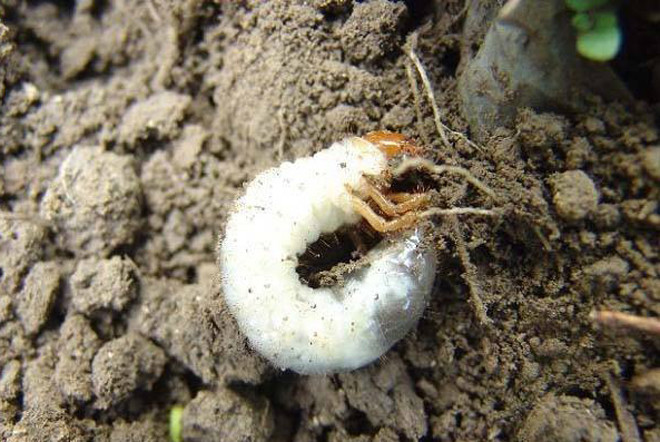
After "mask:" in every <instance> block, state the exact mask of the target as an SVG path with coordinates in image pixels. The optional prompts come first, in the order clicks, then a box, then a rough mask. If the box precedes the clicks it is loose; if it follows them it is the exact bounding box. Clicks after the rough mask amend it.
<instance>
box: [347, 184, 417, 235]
mask: <svg viewBox="0 0 660 442" xmlns="http://www.w3.org/2000/svg"><path fill="white" fill-rule="evenodd" d="M350 197H351V203H352V204H353V209H354V210H355V211H356V212H357V213H359V214H360V216H362V218H364V219H365V220H366V221H367V222H368V223H369V225H370V226H371V227H373V228H374V230H376V231H378V232H381V233H384V232H393V231H395V230H402V229H407V228H409V227H412V226H413V225H415V222H416V221H417V214H415V213H414V212H408V213H404V214H403V215H401V216H400V217H398V218H395V219H392V220H386V219H385V218H383V217H382V216H380V215H378V214H377V213H376V212H374V210H373V209H372V208H371V207H370V206H369V204H367V203H366V202H364V201H363V200H361V199H360V198H358V197H357V196H355V195H353V194H351V196H350Z"/></svg>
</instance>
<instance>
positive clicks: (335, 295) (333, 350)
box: [219, 132, 436, 374]
mask: <svg viewBox="0 0 660 442" xmlns="http://www.w3.org/2000/svg"><path fill="white" fill-rule="evenodd" d="M404 140H405V138H404V137H403V136H401V135H398V134H390V133H386V132H380V133H374V134H370V135H368V136H366V137H364V138H358V137H353V138H348V139H345V140H343V141H340V142H337V143H334V144H333V145H331V146H330V147H329V148H327V149H325V150H322V151H320V152H319V153H317V154H316V155H314V156H312V157H307V158H301V159H299V160H297V161H295V162H293V163H289V162H287V163H284V164H282V165H280V166H279V167H277V168H272V169H269V170H266V171H265V172H263V173H261V174H260V175H258V176H257V177H256V178H255V179H254V180H253V181H252V182H251V183H250V184H249V185H248V186H247V188H246V192H245V195H244V196H243V197H241V198H240V199H239V200H238V201H237V203H236V207H235V209H234V211H233V213H232V214H231V216H230V217H229V220H228V222H227V226H226V230H225V235H224V239H223V240H222V242H221V244H220V246H219V262H220V267H221V271H222V283H223V292H224V297H225V300H226V303H227V306H228V307H229V309H230V311H231V312H232V314H233V315H234V316H235V318H236V320H237V322H238V325H239V327H240V328H241V330H242V331H243V333H244V334H245V335H246V336H247V338H248V340H249V342H250V345H251V346H252V347H253V348H254V349H255V350H257V351H258V352H259V353H261V354H262V355H263V356H265V357H266V358H267V359H268V360H269V361H270V362H271V363H272V364H274V365H275V366H277V367H279V368H281V369H291V370H294V371H296V372H298V373H302V374H314V373H332V372H339V371H347V370H353V369H356V368H358V367H362V366H364V365H366V364H368V363H370V362H372V361H374V360H375V359H377V358H379V357H380V356H381V355H382V354H383V353H385V352H386V351H387V350H388V349H389V348H390V347H391V346H392V345H393V344H394V343H396V342H397V341H398V340H399V339H401V338H402V337H403V336H404V335H405V334H406V333H407V332H408V331H409V330H410V329H411V328H412V327H413V326H414V325H415V324H416V323H417V320H418V319H419V317H420V316H421V314H422V312H423V310H424V308H425V307H426V304H427V301H428V296H429V294H430V292H431V289H432V286H433V282H434V278H435V270H436V258H435V254H434V252H433V250H431V249H430V248H429V247H426V246H425V245H424V241H423V240H424V233H425V231H426V230H425V229H424V228H423V227H421V226H417V227H414V222H412V219H413V218H414V216H412V215H414V214H413V213H412V212H411V209H412V208H415V207H416V206H419V205H421V204H423V203H424V202H425V201H420V198H419V195H414V194H412V195H407V196H406V195H405V194H404V195H403V196H402V194H397V195H398V201H397V202H398V203H399V204H393V203H389V205H388V207H389V209H390V210H396V209H397V208H398V209H401V210H400V211H396V213H394V212H392V213H386V214H387V215H391V216H396V219H394V220H391V221H382V220H383V218H380V217H379V216H378V215H376V214H375V212H373V211H372V210H371V209H370V208H369V205H368V204H367V203H366V202H365V201H363V200H362V199H361V198H367V197H368V198H371V199H372V200H373V201H374V202H375V203H376V204H378V205H379V207H380V208H381V210H383V212H388V210H387V207H384V206H381V204H384V203H382V201H381V202H380V203H379V201H378V196H379V195H380V196H382V194H380V193H378V192H379V191H378V190H377V189H376V188H375V187H374V185H373V184H370V183H369V181H368V180H367V179H366V178H365V177H378V176H383V174H384V173H385V172H386V171H387V167H388V159H389V158H390V157H391V156H392V155H393V154H395V153H401V152H408V153H411V151H410V149H412V148H414V146H412V144H406V143H407V141H404ZM374 192H375V193H374ZM358 196H359V197H358ZM401 201H403V202H401ZM386 203H387V201H386ZM392 208H394V209H392ZM363 217H365V218H366V219H367V221H369V222H370V223H371V224H372V225H373V224H374V222H376V223H378V220H381V224H380V225H379V226H376V227H377V230H381V231H390V232H398V233H390V234H388V235H386V237H385V239H383V240H382V241H381V242H380V243H379V244H378V245H377V246H376V247H374V248H373V249H372V250H370V251H369V252H368V253H367V255H366V257H365V260H366V262H368V264H367V265H365V266H362V267H360V268H358V269H357V270H355V271H353V272H351V273H349V274H348V275H346V276H345V279H344V282H343V284H338V285H336V286H333V287H320V288H311V287H309V286H308V285H307V284H305V283H303V282H301V280H300V276H299V275H298V273H297V271H296V268H297V266H298V258H299V257H300V256H301V255H302V254H303V253H305V251H306V249H307V247H308V246H309V245H310V244H311V243H313V242H315V241H317V240H318V239H319V238H320V237H321V235H323V234H328V233H332V232H335V231H337V229H339V228H340V227H342V226H345V225H351V224H355V223H357V222H359V221H360V220H361V219H362V218H363ZM370 219H371V220H370ZM414 219H415V220H416V218H414Z"/></svg>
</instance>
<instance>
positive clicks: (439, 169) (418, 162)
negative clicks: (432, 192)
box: [392, 158, 497, 201]
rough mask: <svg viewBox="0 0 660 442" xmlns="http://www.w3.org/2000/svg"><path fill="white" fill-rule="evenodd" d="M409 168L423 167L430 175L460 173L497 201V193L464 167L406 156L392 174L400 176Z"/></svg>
mask: <svg viewBox="0 0 660 442" xmlns="http://www.w3.org/2000/svg"><path fill="white" fill-rule="evenodd" d="M411 169H423V170H426V171H427V172H428V173H430V174H432V175H442V174H444V173H453V174H456V175H460V176H462V177H463V178H465V180H466V181H467V182H469V183H470V184H472V185H473V186H474V187H476V188H477V189H479V190H480V191H481V192H483V193H484V194H486V195H488V196H489V197H490V198H491V199H492V200H493V201H497V195H496V194H495V192H494V191H493V190H492V189H491V188H490V187H488V186H487V185H486V184H484V183H482V182H481V180H479V179H478V178H477V177H475V176H474V175H472V173H470V171H469V170H467V169H464V168H462V167H458V166H448V165H444V164H435V163H433V162H432V161H429V160H427V159H424V158H407V159H406V160H404V161H403V162H401V164H399V165H398V166H397V167H395V168H394V170H393V171H392V174H393V175H394V176H395V177H398V176H401V175H403V174H404V173H406V172H408V171H409V170H411Z"/></svg>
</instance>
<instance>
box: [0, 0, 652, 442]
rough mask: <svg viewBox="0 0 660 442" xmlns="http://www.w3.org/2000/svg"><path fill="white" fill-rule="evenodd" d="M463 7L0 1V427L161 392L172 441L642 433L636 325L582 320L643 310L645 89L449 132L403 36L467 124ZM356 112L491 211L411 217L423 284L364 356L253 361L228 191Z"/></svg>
mask: <svg viewBox="0 0 660 442" xmlns="http://www.w3.org/2000/svg"><path fill="white" fill-rule="evenodd" d="M483 3H484V6H483V8H484V10H486V11H491V16H492V11H493V10H496V9H495V7H496V6H497V5H499V4H500V3H501V2H497V1H493V2H483ZM463 7H464V2H463V1H459V0H453V1H443V2H439V1H437V2H413V1H411V2H389V1H385V0H372V1H368V2H354V1H351V0H312V1H308V2H289V1H273V2H267V3H266V2H261V1H257V0H254V1H241V2H230V1H220V0H217V1H206V0H177V1H174V0H151V1H144V2H124V1H116V2H107V1H101V0H80V1H75V2H74V1H71V0H68V1H67V0H63V1H47V0H44V1H34V2H25V1H21V0H6V1H4V2H1V3H0V12H1V13H2V16H1V17H2V18H1V21H0V62H1V63H0V97H1V98H2V109H1V113H0V140H2V141H1V142H0V160H1V161H2V162H1V166H0V167H1V168H0V369H1V377H0V440H7V441H12V442H15V441H87V440H99V441H144V440H147V441H151V440H153V441H161V440H166V438H167V437H168V435H167V432H168V419H169V413H170V410H171V409H172V407H174V406H175V405H183V406H184V407H185V408H184V412H183V421H182V424H183V437H184V440H186V441H213V440H253V441H256V440H282V441H283V440H296V441H301V442H302V441H311V440H320V441H346V440H348V441H370V440H375V441H395V440H418V439H422V440H437V441H449V440H521V441H527V440H529V441H532V440H534V441H538V440H554V441H557V440H561V441H581V440H600V441H615V440H620V439H622V440H624V441H628V440H640V439H639V438H640V437H641V438H643V439H644V440H649V441H651V440H653V441H655V440H660V426H658V417H659V416H660V406H659V404H660V401H659V400H658V394H660V393H659V392H660V384H659V383H660V380H659V378H660V376H658V372H657V370H658V366H659V362H660V361H659V357H658V356H659V355H660V352H659V351H658V350H659V344H660V338H659V337H658V336H655V335H652V334H648V333H643V332H639V331H635V330H631V329H626V328H624V329H619V328H612V327H607V326H600V325H599V324H598V323H596V322H595V321H594V320H593V319H592V318H593V316H592V315H591V314H592V312H593V311H594V310H612V311H616V312H624V313H628V314H631V315H636V316H640V317H658V316H659V315H660V277H659V274H660V256H659V253H660V248H659V243H658V237H659V235H658V230H660V210H659V208H658V204H659V203H658V202H659V201H660V138H659V137H658V129H657V126H656V121H655V120H654V119H655V118H657V113H656V112H657V110H656V111H654V107H653V106H654V105H653V103H652V102H650V101H644V99H647V100H651V97H654V96H656V95H654V94H657V93H658V91H657V90H655V91H650V90H649V91H648V94H647V95H646V96H644V94H640V90H639V87H637V88H633V89H635V91H634V92H635V93H636V94H637V96H638V97H640V98H642V100H641V101H637V102H636V103H634V104H632V105H627V106H623V105H619V104H616V103H607V102H605V101H603V100H602V99H600V98H598V97H592V98H591V104H590V106H589V107H588V111H585V112H582V113H577V114H570V115H558V114H551V113H536V112H534V111H532V110H529V109H521V110H520V111H519V112H518V115H517V117H516V119H515V123H514V125H513V126H512V127H508V128H505V127H501V128H498V129H497V130H496V131H494V133H492V134H490V136H489V137H487V139H486V141H485V142H482V143H481V144H480V145H475V144H473V143H468V142H467V141H466V139H465V138H463V137H459V136H455V135H452V136H450V139H449V141H450V144H451V145H450V146H448V145H446V144H445V143H443V142H442V140H441V137H440V136H439V135H438V132H437V131H436V127H435V124H434V119H433V113H432V109H431V107H430V106H429V101H428V100H427V97H426V95H425V93H424V91H423V89H422V88H421V83H420V81H419V78H418V77H416V76H415V75H414V72H415V71H414V67H413V66H412V65H411V63H410V58H409V57H408V56H407V51H408V50H409V49H410V48H411V47H412V46H411V44H412V43H411V37H410V36H411V35H412V34H413V33H416V35H418V42H417V44H416V46H414V50H415V52H416V54H417V55H418V56H419V57H420V59H421V62H422V64H423V66H424V67H425V69H426V71H427V73H428V75H429V77H430V80H431V84H432V85H433V88H434V95H435V99H436V100H437V104H438V107H439V109H440V118H441V120H442V121H443V122H444V124H446V125H447V126H449V127H451V128H452V129H453V130H455V131H458V132H461V133H465V134H467V135H468V136H469V135H470V134H469V131H468V130H467V128H468V126H467V119H466V118H464V116H463V115H462V113H461V101H460V96H459V94H458V93H457V75H458V72H457V70H458V69H460V68H461V66H462V65H463V64H464V62H465V60H464V58H465V57H468V56H470V54H472V53H473V52H474V51H475V50H476V49H477V48H478V47H479V44H480V42H481V41H482V39H483V36H484V34H485V32H486V30H487V27H488V22H484V23H481V24H479V23H477V24H475V23H474V22H470V23H464V21H465V20H464V19H465V14H464V10H463ZM485 15H488V14H485ZM464 25H465V29H466V32H465V33H463V26H464ZM468 25H469V26H468ZM477 25H478V26H477ZM649 35H652V34H650V33H649ZM655 35H656V38H657V35H660V34H657V33H656V34H655ZM648 47H658V45H657V41H656V43H655V46H653V45H651V44H649V45H648ZM657 60H658V58H657V57H656V59H655V61H654V63H655V66H656V69H657ZM410 73H412V74H413V75H410ZM411 79H413V80H414V81H413V82H411V81H410V80H411ZM648 84H649V85H651V84H652V82H650V81H649V82H648ZM648 87H652V86H648ZM656 87H657V82H656ZM640 95H641V96H640ZM378 129H386V130H392V131H398V132H402V133H404V134H406V135H409V136H411V137H413V138H414V139H416V140H417V141H418V142H419V143H420V144H421V145H423V146H424V147H425V156H427V157H428V158H429V159H431V160H433V161H435V162H437V163H440V164H450V165H457V166H461V167H463V168H466V169H468V170H469V171H470V172H471V173H472V174H473V175H475V176H476V177H478V178H479V179H480V180H482V181H483V182H484V183H486V185H487V186H488V187H489V188H490V189H492V190H493V191H494V192H495V194H496V196H497V198H496V200H495V201H493V200H491V199H490V198H489V197H487V196H485V195H484V194H483V193H480V192H478V191H476V190H475V189H473V188H472V187H471V186H470V185H468V184H466V182H465V181H464V180H461V179H460V177H452V176H447V177H442V178H440V179H437V180H433V179H431V178H430V177H425V178H424V179H425V184H424V186H425V187H426V188H429V190H435V192H436V195H435V196H436V197H437V198H436V199H437V201H436V203H437V204H439V205H441V206H443V207H452V206H456V207H458V206H472V207H482V208H492V209H494V210H496V211H497V213H498V216H495V217H474V216H463V217H461V218H460V222H459V221H458V220H456V219H453V218H437V219H435V220H434V225H435V229H434V230H435V235H434V243H435V245H436V248H437V253H438V257H439V259H440V263H441V264H440V271H439V274H438V278H437V283H436V289H435V291H434V294H433V297H432V300H431V303H430V305H429V307H428V309H427V312H426V313H425V315H424V317H423V318H422V320H421V321H420V323H419V325H418V327H417V329H416V331H415V332H414V333H412V334H411V335H410V336H408V337H407V338H406V339H404V340H403V341H401V342H400V343H398V344H397V345H396V346H395V347H394V348H393V349H392V350H391V351H390V352H388V353H387V354H386V355H385V357H384V358H383V359H382V360H380V361H378V362H377V363H374V364H372V365H370V366H368V367H366V368H363V369H361V370H357V371H354V372H350V373H343V374H338V375H327V376H299V375H296V374H294V373H290V372H280V371H277V370H275V369H274V368H272V367H270V366H269V365H268V364H267V363H266V362H265V361H264V360H263V359H262V358H261V357H260V356H259V355H257V354H255V353H253V352H252V351H251V350H250V349H249V348H248V347H247V345H246V341H245V339H244V338H243V337H242V336H241V334H240V332H239V330H238V328H237V326H236V324H235V323H234V320H233V319H232V317H231V316H230V315H229V313H228V312H227V311H226V309H225V308H224V306H223V301H222V293H221V288H220V284H219V281H218V273H219V272H218V269H217V266H216V264H215V260H216V257H215V248H216V244H217V240H218V237H219V236H221V235H222V229H223V225H224V222H225V220H226V218H227V215H228V213H230V211H231V208H232V202H233V201H234V200H235V198H236V197H237V196H239V195H240V194H241V191H242V186H243V184H245V183H246V182H248V181H249V180H250V179H252V178H253V177H254V176H255V175H256V174H257V173H259V172H260V171H263V170H264V169H266V168H268V167H272V166H275V165H277V164H279V163H280V162H281V161H283V160H292V159H295V158H298V157H301V156H305V155H309V154H310V153H313V152H315V151H318V150H320V149H322V148H323V147H324V146H327V145H328V144H329V143H331V142H333V141H335V140H338V139H341V138H342V137H344V136H346V135H349V134H350V135H353V134H364V133H366V132H368V131H372V130H378ZM292 197H295V196H294V195H292Z"/></svg>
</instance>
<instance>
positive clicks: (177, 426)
mask: <svg viewBox="0 0 660 442" xmlns="http://www.w3.org/2000/svg"><path fill="white" fill-rule="evenodd" d="M182 420H183V406H182V405H175V406H173V407H172V408H171V409H170V440H171V441H172V442H181V441H182V440H183V439H182V438H181V430H182V428H181V424H182Z"/></svg>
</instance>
